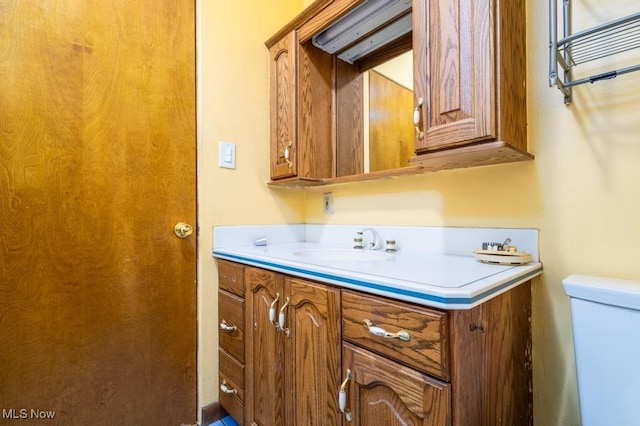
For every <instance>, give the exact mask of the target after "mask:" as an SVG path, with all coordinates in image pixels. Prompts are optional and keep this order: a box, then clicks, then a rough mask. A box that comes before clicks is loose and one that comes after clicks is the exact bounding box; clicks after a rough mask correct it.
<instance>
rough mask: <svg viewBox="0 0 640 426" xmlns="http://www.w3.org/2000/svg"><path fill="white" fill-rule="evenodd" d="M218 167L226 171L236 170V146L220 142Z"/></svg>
mask: <svg viewBox="0 0 640 426" xmlns="http://www.w3.org/2000/svg"><path fill="white" fill-rule="evenodd" d="M218 167H222V168H224V169H235V168H236V144H235V143H232V142H224V141H220V142H219V144H218Z"/></svg>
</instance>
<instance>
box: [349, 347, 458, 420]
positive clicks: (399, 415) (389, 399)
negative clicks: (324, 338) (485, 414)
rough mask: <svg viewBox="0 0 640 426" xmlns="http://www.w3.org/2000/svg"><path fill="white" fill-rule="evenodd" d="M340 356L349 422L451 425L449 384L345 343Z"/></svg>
mask: <svg viewBox="0 0 640 426" xmlns="http://www.w3.org/2000/svg"><path fill="white" fill-rule="evenodd" d="M342 356H343V370H345V371H346V370H347V369H349V370H350V371H351V375H352V376H351V380H350V381H349V382H348V383H349V386H348V395H347V408H348V409H350V410H351V412H352V414H353V424H356V425H401V424H402V425H425V426H426V425H429V426H436V425H450V424H451V409H450V398H451V396H450V389H449V384H447V383H445V382H441V381H439V380H436V379H433V378H431V377H429V376H427V375H425V374H423V373H421V372H418V371H416V370H413V369H411V368H409V367H406V366H404V365H402V364H398V363H396V362H394V361H391V360H388V359H386V358H384V357H381V356H379V355H376V354H374V353H372V352H369V351H367V350H365V349H362V348H359V347H357V346H354V345H351V344H349V343H343V351H342ZM345 378H346V377H345Z"/></svg>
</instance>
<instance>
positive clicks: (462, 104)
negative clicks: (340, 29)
mask: <svg viewBox="0 0 640 426" xmlns="http://www.w3.org/2000/svg"><path fill="white" fill-rule="evenodd" d="M362 3H363V2H362V0H333V1H327V0H318V1H316V2H314V3H313V4H312V5H311V6H309V8H307V9H305V11H303V12H302V13H301V14H300V15H298V16H297V17H296V18H294V19H293V20H292V21H291V22H289V23H288V24H287V25H286V26H285V27H283V28H282V29H281V30H280V31H278V32H277V33H276V34H275V35H274V36H273V37H271V38H270V39H269V40H268V41H267V42H266V45H267V47H268V48H269V51H270V58H271V80H270V81H271V82H270V85H271V89H270V90H271V101H270V108H271V137H270V139H271V142H270V143H271V160H270V161H271V182H270V184H271V185H282V186H309V185H323V184H331V183H341V182H349V181H360V180H367V179H375V178H381V177H388V176H397V175H401V174H417V173H423V172H433V171H438V170H443V169H452V168H464V167H472V166H481V165H489V164H498V163H505V162H515V161H525V160H531V159H533V155H531V154H530V153H528V152H527V131H526V128H527V125H526V115H527V114H526V52H525V45H526V34H525V23H526V21H525V2H524V0H475V1H459V2H451V1H447V0H434V1H426V0H413V2H412V3H411V8H410V9H409V11H408V12H406V13H411V16H412V17H411V31H410V32H409V33H408V34H407V35H406V36H402V37H400V38H398V39H397V40H395V41H393V42H391V43H389V44H387V45H384V46H382V47H381V48H380V49H377V50H376V51H374V52H372V53H370V54H368V55H365V56H364V57H362V58H360V59H358V60H356V61H354V62H353V64H351V63H347V62H345V61H343V60H341V59H339V58H338V56H337V54H338V53H340V52H336V53H328V52H327V51H323V50H321V49H320V48H318V47H316V45H314V43H313V37H314V36H315V35H317V34H319V33H320V32H322V31H324V30H326V29H327V28H330V27H331V25H332V24H334V23H335V22H337V21H338V20H339V19H340V18H342V17H343V16H345V15H346V14H349V13H350V12H351V11H352V10H354V9H355V8H357V7H358V6H359V5H361V4H362ZM385 25H386V24H385ZM411 50H413V58H414V59H413V62H414V63H413V74H414V110H413V111H407V113H406V116H407V121H408V122H410V123H411V124H414V125H415V127H416V132H415V133H416V134H415V155H414V156H413V157H411V159H410V160H409V162H408V164H407V165H406V166H405V167H400V168H394V169H390V170H381V171H375V172H371V173H365V170H367V167H366V166H364V165H363V164H365V163H366V157H365V152H366V149H365V146H366V131H365V130H364V124H366V122H367V119H366V117H364V116H363V115H364V114H365V112H366V108H365V107H364V100H365V99H366V96H365V92H366V88H365V87H364V86H363V85H364V79H363V78H362V73H363V72H365V71H367V70H369V69H372V68H373V67H375V66H377V65H379V64H380V63H382V62H384V61H386V60H388V59H390V58H392V57H394V56H397V55H399V54H401V53H404V52H407V51H411ZM412 122H414V123H412Z"/></svg>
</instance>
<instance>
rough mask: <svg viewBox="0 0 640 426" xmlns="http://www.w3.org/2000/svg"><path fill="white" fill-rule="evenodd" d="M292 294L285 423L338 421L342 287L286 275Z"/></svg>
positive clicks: (289, 311)
mask: <svg viewBox="0 0 640 426" xmlns="http://www.w3.org/2000/svg"><path fill="white" fill-rule="evenodd" d="M286 286H287V287H288V289H287V294H288V295H289V296H288V297H290V300H291V304H290V308H289V309H288V310H287V315H288V318H289V319H288V320H287V322H286V327H289V328H290V331H291V337H290V338H288V339H287V340H286V345H287V352H286V353H285V356H286V368H287V371H288V375H287V377H288V379H289V381H288V385H287V389H288V390H289V392H290V394H289V395H290V397H288V398H287V400H286V402H287V405H288V410H287V411H288V416H287V424H290V425H318V426H320V425H327V426H329V425H337V424H340V416H339V410H338V399H337V391H338V388H339V386H340V383H339V380H340V366H341V362H340V360H341V354H340V347H341V334H340V290H339V289H335V288H331V287H329V286H326V285H323V284H318V283H314V282H310V281H306V280H304V281H303V280H298V279H291V278H287V279H286Z"/></svg>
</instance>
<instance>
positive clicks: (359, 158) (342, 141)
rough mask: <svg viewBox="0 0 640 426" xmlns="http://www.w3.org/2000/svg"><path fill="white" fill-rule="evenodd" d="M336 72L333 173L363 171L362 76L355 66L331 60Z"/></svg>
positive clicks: (343, 173) (357, 172)
mask: <svg viewBox="0 0 640 426" xmlns="http://www.w3.org/2000/svg"><path fill="white" fill-rule="evenodd" d="M334 63H335V74H336V90H335V92H336V94H335V98H336V120H335V121H336V173H335V176H336V177H339V176H351V175H355V174H360V173H364V115H363V109H364V103H363V102H364V100H363V96H364V78H363V75H362V73H361V72H360V70H359V69H358V67H356V66H355V65H349V64H347V63H346V62H344V61H341V60H338V59H337V58H336V59H335V60H334Z"/></svg>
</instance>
